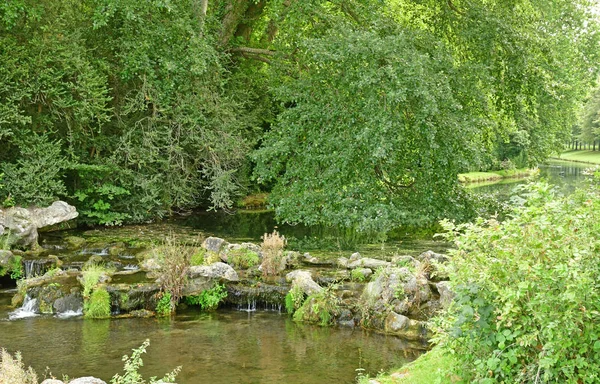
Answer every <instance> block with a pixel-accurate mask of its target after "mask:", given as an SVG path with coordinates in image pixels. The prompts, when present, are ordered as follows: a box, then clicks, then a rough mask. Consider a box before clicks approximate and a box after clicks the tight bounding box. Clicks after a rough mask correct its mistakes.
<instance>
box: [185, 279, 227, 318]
mask: <svg viewBox="0 0 600 384" xmlns="http://www.w3.org/2000/svg"><path fill="white" fill-rule="evenodd" d="M226 297H227V290H226V289H225V286H224V285H222V284H218V283H217V284H216V285H215V286H214V287H212V288H211V289H207V290H205V291H202V293H200V294H199V295H194V296H187V297H186V298H185V302H186V303H188V304H190V305H199V306H200V308H201V309H203V310H206V311H210V310H213V309H216V308H217V307H218V306H219V303H220V302H221V301H223V299H225V298H226Z"/></svg>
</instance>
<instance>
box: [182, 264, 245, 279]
mask: <svg viewBox="0 0 600 384" xmlns="http://www.w3.org/2000/svg"><path fill="white" fill-rule="evenodd" d="M188 273H189V276H190V278H192V279H194V278H196V277H198V276H204V277H209V278H211V279H222V280H227V281H238V280H239V277H238V274H237V272H236V271H235V270H234V269H233V268H232V267H231V266H229V265H228V264H225V263H221V262H217V263H213V264H211V265H194V266H191V267H190V270H189V272H188Z"/></svg>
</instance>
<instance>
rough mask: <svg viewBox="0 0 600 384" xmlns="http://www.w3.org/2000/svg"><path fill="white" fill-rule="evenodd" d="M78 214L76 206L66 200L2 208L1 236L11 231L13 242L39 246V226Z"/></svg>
mask: <svg viewBox="0 0 600 384" xmlns="http://www.w3.org/2000/svg"><path fill="white" fill-rule="evenodd" d="M78 215H79V214H78V213H77V210H76V209H75V207H73V206H72V205H69V204H67V203H65V202H64V201H55V202H54V203H52V205H50V206H49V207H46V208H37V207H33V208H22V207H13V208H8V209H0V236H2V235H4V234H6V233H10V236H11V238H12V239H11V240H10V242H11V244H17V245H20V246H24V247H37V245H38V243H37V240H38V228H43V227H47V226H50V225H54V224H58V223H62V222H65V221H68V220H71V219H74V218H76V217H77V216H78Z"/></svg>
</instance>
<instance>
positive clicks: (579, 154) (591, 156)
mask: <svg viewBox="0 0 600 384" xmlns="http://www.w3.org/2000/svg"><path fill="white" fill-rule="evenodd" d="M555 159H558V160H565V161H575V162H578V163H588V164H600V151H567V152H563V153H561V154H560V155H559V156H558V157H555Z"/></svg>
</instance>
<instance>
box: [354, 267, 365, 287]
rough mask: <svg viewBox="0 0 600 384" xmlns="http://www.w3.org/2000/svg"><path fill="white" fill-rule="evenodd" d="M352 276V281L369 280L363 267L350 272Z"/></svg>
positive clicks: (361, 281)
mask: <svg viewBox="0 0 600 384" xmlns="http://www.w3.org/2000/svg"><path fill="white" fill-rule="evenodd" d="M350 278H351V279H352V281H357V282H359V283H363V282H365V281H366V280H367V276H365V274H364V273H363V271H362V269H361V268H355V269H353V270H352V272H350Z"/></svg>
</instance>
